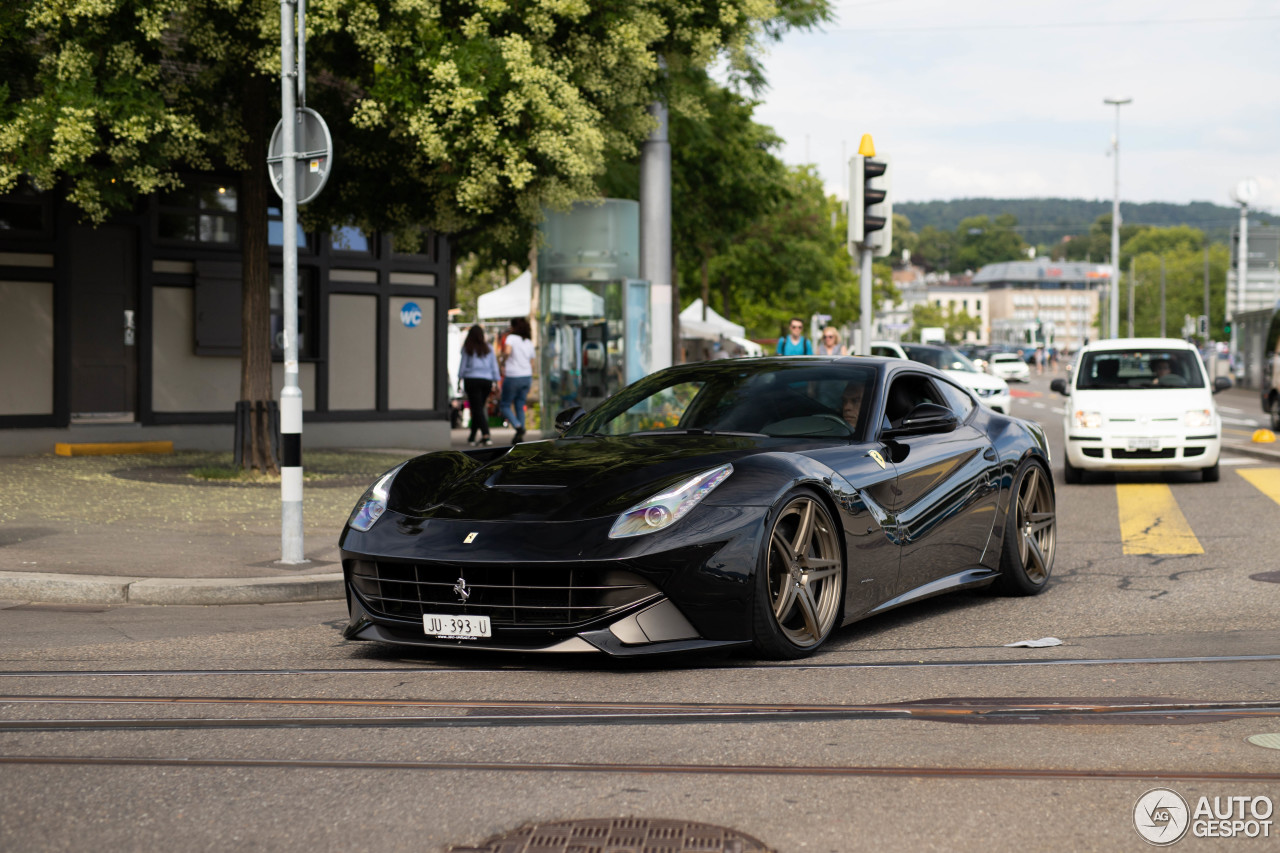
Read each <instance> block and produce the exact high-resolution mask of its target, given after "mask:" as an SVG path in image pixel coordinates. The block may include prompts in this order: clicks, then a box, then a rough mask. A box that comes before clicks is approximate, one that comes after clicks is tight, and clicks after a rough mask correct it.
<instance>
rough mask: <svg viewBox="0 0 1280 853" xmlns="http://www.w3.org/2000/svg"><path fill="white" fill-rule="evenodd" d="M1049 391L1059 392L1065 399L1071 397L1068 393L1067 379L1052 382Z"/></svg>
mask: <svg viewBox="0 0 1280 853" xmlns="http://www.w3.org/2000/svg"><path fill="white" fill-rule="evenodd" d="M1049 390H1050V391H1057V392H1058V393H1059V394H1061V395H1062V396H1064V397H1067V396H1070V395H1069V393H1068V391H1067V380H1065V379H1055V380H1053V381H1052V382H1050V383H1049Z"/></svg>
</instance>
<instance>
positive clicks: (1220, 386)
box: [1213, 376, 1231, 394]
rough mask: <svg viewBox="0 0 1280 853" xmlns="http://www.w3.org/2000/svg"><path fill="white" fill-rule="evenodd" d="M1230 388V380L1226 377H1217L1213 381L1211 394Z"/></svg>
mask: <svg viewBox="0 0 1280 853" xmlns="http://www.w3.org/2000/svg"><path fill="white" fill-rule="evenodd" d="M1230 387H1231V380H1230V379H1229V378H1227V377H1226V376H1219V377H1218V378H1217V379H1215V380H1213V393H1215V394H1217V393H1218V392H1219V391H1225V390H1227V389H1228V388H1230Z"/></svg>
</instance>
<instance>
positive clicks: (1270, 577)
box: [1249, 572, 1280, 583]
mask: <svg viewBox="0 0 1280 853" xmlns="http://www.w3.org/2000/svg"><path fill="white" fill-rule="evenodd" d="M1249 580H1251V581H1262V582H1263V583H1280V572H1260V573H1259V574H1256V575H1249Z"/></svg>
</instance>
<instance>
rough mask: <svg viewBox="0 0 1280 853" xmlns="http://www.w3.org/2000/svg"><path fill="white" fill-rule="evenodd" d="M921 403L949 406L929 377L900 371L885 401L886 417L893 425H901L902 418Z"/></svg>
mask: <svg viewBox="0 0 1280 853" xmlns="http://www.w3.org/2000/svg"><path fill="white" fill-rule="evenodd" d="M921 403H937V404H938V405H940V406H948V403H947V402H946V400H945V399H944V398H943V397H942V394H941V393H940V392H939V391H938V390H937V389H936V388H935V387H934V385H933V383H932V382H931V381H930V380H929V378H928V377H926V376H922V375H920V374H918V373H899V374H898V375H897V376H895V377H894V379H893V384H891V385H890V386H889V395H888V397H887V398H886V401H885V410H884V414H885V417H886V418H887V419H888V421H889V423H890V425H891V426H894V427H896V426H899V425H900V424H901V423H902V419H903V418H905V417H906V416H907V415H909V414H911V410H912V409H914V408H915V407H916V406H918V405H920V404H921Z"/></svg>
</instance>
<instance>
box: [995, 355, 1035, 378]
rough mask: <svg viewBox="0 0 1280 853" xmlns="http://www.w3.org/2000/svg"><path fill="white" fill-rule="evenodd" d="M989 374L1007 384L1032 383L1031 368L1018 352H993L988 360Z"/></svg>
mask: <svg viewBox="0 0 1280 853" xmlns="http://www.w3.org/2000/svg"><path fill="white" fill-rule="evenodd" d="M987 372H988V373H990V374H991V375H992V376H999V377H1000V378H1001V379H1003V380H1004V381H1006V382H1009V381H1015V382H1030V381H1031V368H1029V367H1027V363H1026V362H1025V361H1023V360H1022V356H1020V355H1018V354H1017V353H1016V352H993V353H992V354H991V356H990V358H988V359H987Z"/></svg>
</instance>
